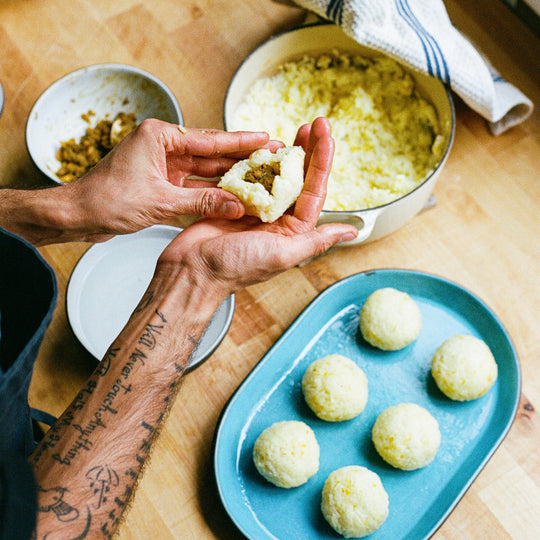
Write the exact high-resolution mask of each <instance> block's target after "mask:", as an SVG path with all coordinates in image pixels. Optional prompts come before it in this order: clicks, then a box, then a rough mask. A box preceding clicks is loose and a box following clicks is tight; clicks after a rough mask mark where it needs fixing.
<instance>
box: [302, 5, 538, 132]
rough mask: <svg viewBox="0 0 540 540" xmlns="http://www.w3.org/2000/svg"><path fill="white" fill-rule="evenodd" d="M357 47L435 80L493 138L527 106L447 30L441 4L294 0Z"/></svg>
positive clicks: (450, 27)
mask: <svg viewBox="0 0 540 540" xmlns="http://www.w3.org/2000/svg"><path fill="white" fill-rule="evenodd" d="M295 2H296V4H298V5H300V6H302V7H304V8H305V9H307V10H309V11H312V12H314V13H316V14H317V15H319V16H320V17H322V18H324V19H328V20H331V21H333V22H335V23H336V24H338V25H340V26H341V28H342V29H343V31H344V32H345V33H346V34H348V35H349V36H351V37H353V38H354V39H355V40H356V41H357V42H358V43H361V44H362V45H366V46H368V47H370V48H372V49H375V50H379V51H381V52H384V53H386V54H388V55H389V56H391V57H392V58H394V59H395V60H398V61H400V62H401V63H403V64H405V65H408V66H409V67H411V68H413V69H418V70H420V71H423V72H425V73H428V74H429V75H432V76H434V77H437V78H439V79H441V80H442V81H443V82H444V83H445V84H447V85H449V86H450V88H451V89H452V90H453V91H454V92H455V93H456V94H458V95H459V96H460V97H461V98H462V99H463V101H464V102H465V103H467V105H469V106H470V107H471V108H472V109H473V110H475V111H476V112H477V113H479V114H480V115H482V116H483V117H484V118H485V119H486V120H487V121H488V123H489V126H490V129H491V132H492V133H493V134H494V135H498V134H500V133H502V132H504V131H506V130H507V129H509V128H510V127H512V126H515V125H516V124H519V123H520V122H523V121H524V120H525V119H526V118H527V117H528V116H529V115H530V114H531V113H532V110H533V103H532V102H531V101H530V100H529V99H528V98H527V97H526V96H525V95H524V94H523V93H522V92H520V91H519V90H518V89H517V88H516V87H515V86H513V85H512V84H510V83H509V82H507V81H505V80H504V79H503V78H502V77H501V76H500V75H499V74H498V73H497V72H496V71H495V69H494V68H493V67H492V66H491V65H490V64H489V62H488V61H487V60H486V59H485V58H483V57H482V55H481V54H480V53H479V52H478V51H477V50H476V49H475V47H474V46H473V45H472V44H471V43H470V42H469V41H468V40H467V39H466V38H465V37H464V36H463V35H462V34H461V33H460V32H459V31H458V30H457V29H456V28H455V27H454V26H453V25H452V22H451V21H450V19H449V17H448V14H447V12H446V9H445V7H444V4H443V2H442V0H295Z"/></svg>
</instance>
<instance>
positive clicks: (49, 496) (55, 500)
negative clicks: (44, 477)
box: [35, 486, 92, 540]
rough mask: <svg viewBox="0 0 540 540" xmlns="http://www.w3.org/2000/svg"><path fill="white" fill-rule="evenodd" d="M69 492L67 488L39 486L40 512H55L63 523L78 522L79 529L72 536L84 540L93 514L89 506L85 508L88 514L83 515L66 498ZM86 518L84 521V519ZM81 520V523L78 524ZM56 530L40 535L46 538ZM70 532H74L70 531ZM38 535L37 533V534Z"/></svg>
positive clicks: (76, 539)
mask: <svg viewBox="0 0 540 540" xmlns="http://www.w3.org/2000/svg"><path fill="white" fill-rule="evenodd" d="M66 493H69V491H68V490H67V489H66V488H63V487H60V486H55V487H53V488H50V489H43V488H42V487H41V486H38V500H39V503H38V512H53V513H54V514H55V516H56V519H57V520H58V521H61V522H63V523H73V524H77V525H76V526H78V527H79V531H78V532H75V534H74V535H73V536H72V538H74V540H82V539H83V538H86V537H87V535H88V531H89V530H90V526H91V524H92V514H91V513H90V509H89V508H88V506H87V507H86V508H85V510H86V512H85V514H86V515H81V513H80V512H79V510H78V509H77V508H74V507H73V506H71V504H69V503H68V502H67V501H65V500H64V495H65V494H66ZM79 518H80V519H79ZM83 520H84V521H83ZM78 522H80V525H79V524H78ZM54 532H55V529H53V530H51V531H46V532H44V533H43V535H42V533H41V531H40V537H42V538H43V539H46V538H47V537H49V536H50V535H51V534H53V533H54ZM70 534H73V533H72V532H70ZM35 537H37V534H36V535H35Z"/></svg>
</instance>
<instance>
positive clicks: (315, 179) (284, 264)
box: [155, 118, 358, 296]
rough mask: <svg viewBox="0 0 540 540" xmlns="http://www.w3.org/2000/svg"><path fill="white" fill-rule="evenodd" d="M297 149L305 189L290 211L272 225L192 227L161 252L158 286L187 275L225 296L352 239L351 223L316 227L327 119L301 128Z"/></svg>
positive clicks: (330, 144)
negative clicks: (302, 163) (299, 148)
mask: <svg viewBox="0 0 540 540" xmlns="http://www.w3.org/2000/svg"><path fill="white" fill-rule="evenodd" d="M295 145H301V146H303V147H304V149H305V151H306V158H305V181H304V186H303V188H302V192H301V193H300V196H299V197H298V200H297V201H296V203H295V205H294V207H293V208H291V209H290V210H289V211H288V212H287V213H285V214H284V215H283V216H281V217H280V218H279V219H277V220H276V221H274V222H273V223H261V221H260V220H259V219H257V218H253V217H250V216H244V217H243V218H242V219H239V220H236V221H230V220H212V219H209V220H202V221H199V222H197V223H195V224H193V225H190V226H189V227H188V228H186V229H185V230H184V231H182V232H181V233H180V234H179V235H178V236H177V237H176V238H175V239H174V240H173V241H172V242H171V243H170V244H169V246H168V247H167V248H165V250H164V251H163V253H162V254H161V256H160V258H159V260H158V264H157V268H156V275H155V279H156V280H157V281H156V283H158V282H159V280H160V279H161V280H162V281H164V282H174V280H175V279H176V277H175V276H182V275H184V274H185V273H187V275H188V276H189V280H188V281H189V282H190V283H192V284H193V286H194V287H199V288H200V289H201V290H204V291H206V293H207V295H211V296H220V295H224V296H227V295H229V294H231V293H234V292H236V291H238V290H240V289H242V288H244V287H247V286H248V285H251V284H254V283H258V282H261V281H265V280H267V279H269V278H271V277H273V276H275V275H276V274H279V273H280V272H283V271H284V270H287V269H288V268H291V267H293V266H295V265H297V264H299V263H300V262H302V261H304V260H306V259H308V258H310V257H313V256H316V255H320V254H321V253H323V252H325V251H326V250H328V249H329V248H330V247H331V246H333V245H335V244H336V243H338V242H340V241H350V240H352V239H354V238H355V237H356V236H357V234H358V230H357V229H356V228H355V227H353V226H352V225H347V224H340V223H328V224H325V225H321V226H319V227H317V228H316V224H317V219H318V217H319V214H320V212H321V209H322V207H323V204H324V200H325V197H326V184H327V181H328V176H329V174H330V169H331V166H332V159H333V155H334V141H333V139H332V137H331V133H330V124H329V122H328V120H327V119H324V118H317V119H316V120H315V121H314V122H313V124H312V125H304V126H302V127H301V128H300V130H299V132H298V135H297V137H296V141H295Z"/></svg>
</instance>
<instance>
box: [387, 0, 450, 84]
mask: <svg viewBox="0 0 540 540" xmlns="http://www.w3.org/2000/svg"><path fill="white" fill-rule="evenodd" d="M395 3H396V8H397V10H398V13H399V14H400V15H401V17H402V18H403V19H404V20H405V22H406V23H407V24H408V25H409V26H410V27H411V28H412V29H413V30H414V31H415V32H416V35H417V36H418V38H419V39H420V42H421V44H422V47H423V49H424V53H425V55H426V61H427V67H428V73H429V74H430V75H432V76H436V77H438V78H439V79H441V80H442V81H444V82H446V83H447V84H450V73H449V71H448V66H447V64H446V60H445V58H444V55H443V53H442V51H441V49H440V47H439V44H438V43H437V41H436V40H435V39H434V38H433V36H432V35H431V34H430V33H429V32H428V31H427V30H426V29H425V28H424V27H423V26H422V24H421V23H420V21H419V20H418V19H417V18H416V16H415V15H414V13H413V11H412V9H411V7H410V6H409V4H408V0H395ZM431 56H432V57H433V63H432V58H431ZM433 64H434V65H435V66H433Z"/></svg>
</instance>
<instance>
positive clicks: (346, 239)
mask: <svg viewBox="0 0 540 540" xmlns="http://www.w3.org/2000/svg"><path fill="white" fill-rule="evenodd" d="M355 238H356V233H354V232H352V231H350V232H346V233H345V234H343V235H342V236H341V238H340V239H339V241H340V242H350V241H351V240H354V239H355Z"/></svg>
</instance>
